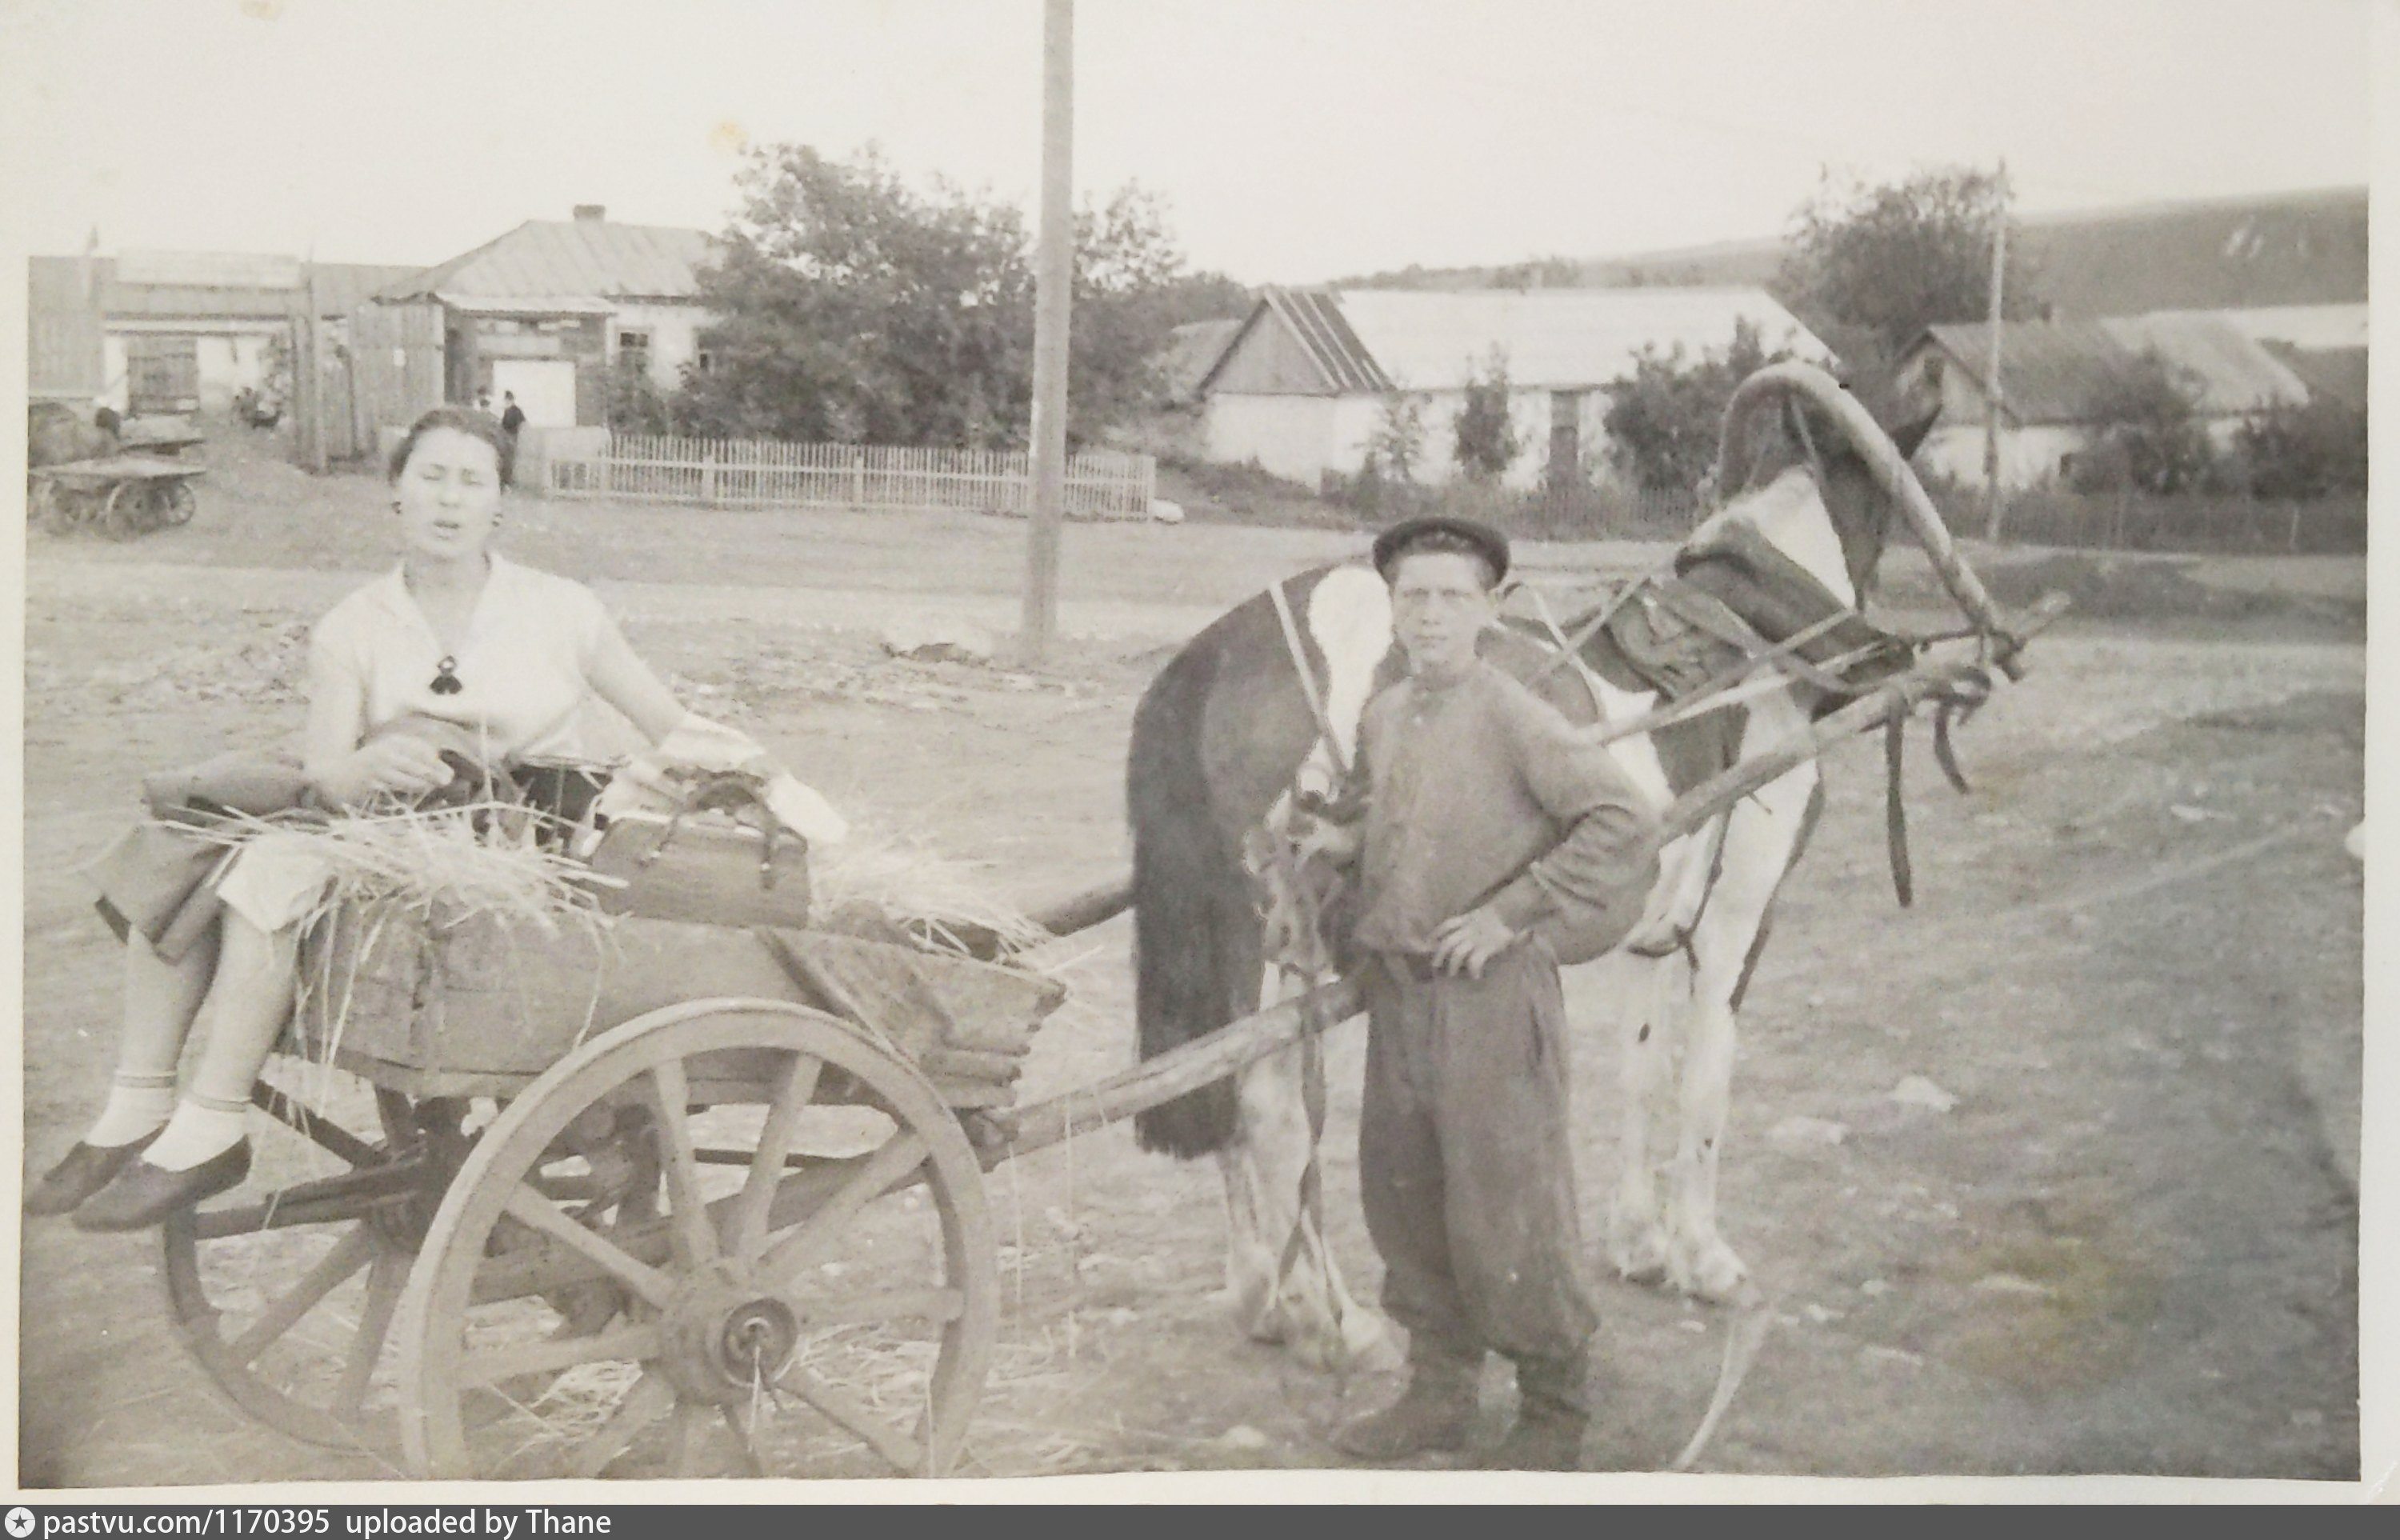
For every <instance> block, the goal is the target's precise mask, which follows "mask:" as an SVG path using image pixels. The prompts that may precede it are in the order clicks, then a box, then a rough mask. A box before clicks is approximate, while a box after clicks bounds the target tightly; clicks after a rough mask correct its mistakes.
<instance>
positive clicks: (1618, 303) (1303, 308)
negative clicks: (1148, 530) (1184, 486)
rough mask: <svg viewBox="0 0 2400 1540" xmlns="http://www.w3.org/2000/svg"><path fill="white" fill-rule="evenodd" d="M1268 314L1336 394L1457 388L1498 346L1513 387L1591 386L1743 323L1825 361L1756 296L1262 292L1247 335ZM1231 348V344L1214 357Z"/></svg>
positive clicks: (1731, 292)
mask: <svg viewBox="0 0 2400 1540" xmlns="http://www.w3.org/2000/svg"><path fill="white" fill-rule="evenodd" d="M1268 316H1275V317H1277V318H1280V319H1281V320H1283V321H1284V322H1285V323H1286V324H1287V325H1288V326H1289V328H1290V329H1291V331H1292V333H1293V334H1294V335H1296V336H1297V337H1299V338H1300V340H1301V341H1302V344H1303V345H1305V346H1306V347H1307V348H1308V350H1309V354H1310V357H1311V358H1312V359H1313V360H1314V361H1316V365H1317V367H1318V368H1320V369H1322V370H1323V371H1324V372H1325V375H1326V377H1327V379H1328V380H1329V381H1330V382H1331V383H1332V385H1333V387H1334V388H1335V389H1337V390H1339V391H1343V392H1350V391H1371V392H1375V393H1379V394H1380V393H1382V392H1384V391H1386V390H1392V389H1403V390H1448V389H1456V388H1459V387H1461V386H1463V385H1465V384H1466V382H1467V381H1468V380H1470V379H1472V378H1474V377H1475V376H1477V375H1480V374H1481V373H1482V372H1483V371H1484V369H1485V368H1486V367H1487V366H1488V364H1489V362H1490V361H1491V358H1492V356H1493V351H1494V350H1495V349H1496V350H1498V351H1499V352H1501V353H1503V354H1505V355H1506V356H1507V366H1508V379H1509V382H1510V383H1511V384H1512V385H1516V386H1521V387H1528V388H1534V389H1576V388H1592V387H1596V386H1602V385H1607V384H1609V383H1611V382H1613V381H1616V380H1619V379H1623V378H1624V377H1626V376H1627V375H1630V374H1631V373H1632V372H1633V364H1634V355H1635V354H1637V353H1639V352H1641V351H1642V350H1643V349H1644V348H1656V349H1657V350H1658V351H1660V352H1667V351H1671V350H1672V349H1673V348H1678V347H1681V348H1683V349H1684V353H1685V355H1686V356H1688V357H1691V358H1695V359H1697V358H1698V357H1699V356H1700V355H1701V354H1703V353H1705V352H1708V351H1711V350H1713V349H1719V348H1724V347H1725V346H1726V345H1727V344H1728V343H1730V342H1732V341H1733V337H1734V328H1735V325H1736V323H1737V322H1738V321H1744V320H1746V321H1749V322H1751V323H1752V324H1753V325H1755V326H1756V327H1757V328H1758V329H1759V333H1760V339H1761V341H1762V342H1764V343H1765V345H1766V348H1767V350H1768V351H1769V352H1774V351H1778V350H1780V349H1789V350H1790V351H1791V352H1793V353H1794V354H1796V355H1797V356H1799V357H1801V358H1805V359H1808V360H1810V361H1818V362H1823V361H1830V360H1831V359H1832V358H1833V352H1832V350H1831V349H1830V348H1827V347H1826V346H1825V344H1824V343H1823V342H1822V341H1821V340H1820V339H1819V338H1818V337H1817V336H1816V335H1815V334H1812V333H1811V332H1809V330H1808V329H1807V327H1805V326H1803V325H1801V324H1800V322H1799V320H1797V318H1795V317H1794V316H1793V314H1792V312H1790V311H1789V310H1786V309H1785V308H1784V307H1782V306H1780V305H1779V304H1777V303H1776V302H1775V300H1774V299H1773V298H1771V297H1770V296H1769V295H1768V294H1767V293H1766V291H1765V290H1762V289H1745V288H1719V289H1665V288H1644V289H1536V290H1531V291H1526V292H1522V293H1520V292H1516V291H1511V290H1493V289H1478V290H1467V291H1458V292H1448V291H1427V290H1400V289H1348V290H1343V291H1340V292H1339V293H1336V292H1334V291H1331V290H1289V289H1269V290H1267V291H1266V292H1265V293H1264V294H1263V295H1262V296H1261V299H1260V301H1259V305H1258V307H1257V308H1256V309H1255V310H1253V311H1252V312H1251V314H1250V317H1249V320H1247V321H1245V322H1244V323H1243V325H1244V330H1245V331H1247V330H1248V328H1249V327H1251V326H1254V325H1257V324H1260V323H1261V320H1262V319H1263V318H1265V317H1268ZM1232 352H1233V347H1232V346H1231V345H1229V346H1228V347H1227V348H1226V349H1225V351H1224V352H1223V353H1222V354H1220V355H1219V362H1221V361H1223V359H1224V358H1226V357H1230V356H1231V354H1232ZM1214 373H1215V366H1214V365H1212V366H1211V369H1210V374H1211V375H1213V374H1214ZM1202 385H1203V386H1204V387H1205V386H1206V385H1207V379H1206V378H1204V379H1203V381H1202Z"/></svg>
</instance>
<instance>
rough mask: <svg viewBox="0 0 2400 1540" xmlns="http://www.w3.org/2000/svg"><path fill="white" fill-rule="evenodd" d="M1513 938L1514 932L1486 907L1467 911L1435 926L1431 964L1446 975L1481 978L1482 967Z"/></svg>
mask: <svg viewBox="0 0 2400 1540" xmlns="http://www.w3.org/2000/svg"><path fill="white" fill-rule="evenodd" d="M1516 939H1517V933H1516V932H1515V931H1513V930H1510V929H1509V928H1508V923H1507V921H1506V920H1502V919H1501V918H1500V917H1499V916H1498V915H1496V914H1493V912H1492V910H1491V908H1490V907H1489V906H1485V907H1481V908H1474V909H1469V910H1467V911H1466V913H1465V914H1462V915H1453V916H1452V917H1451V918H1450V919H1448V920H1443V921H1442V922H1441V923H1440V924H1439V925H1437V926H1436V927H1434V933H1433V965H1434V966H1435V967H1437V968H1439V969H1440V970H1441V971H1442V972H1443V973H1446V974H1466V976H1467V977H1469V978H1481V977H1482V976H1483V965H1484V964H1485V963H1487V962H1489V961H1492V960H1493V958H1495V957H1498V956H1499V955H1500V954H1501V953H1502V952H1504V951H1507V949H1508V944H1509V943H1510V942H1513V941H1515V940H1516Z"/></svg>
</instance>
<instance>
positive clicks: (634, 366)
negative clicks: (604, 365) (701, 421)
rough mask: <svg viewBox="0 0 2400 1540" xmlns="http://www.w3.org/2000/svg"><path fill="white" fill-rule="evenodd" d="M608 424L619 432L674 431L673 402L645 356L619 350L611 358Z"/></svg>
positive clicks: (609, 366)
mask: <svg viewBox="0 0 2400 1540" xmlns="http://www.w3.org/2000/svg"><path fill="white" fill-rule="evenodd" d="M608 426H609V427H610V428H611V429H615V430H616V431H617V432H620V433H672V432H674V431H675V413H674V409H673V403H672V402H670V401H669V400H668V398H667V393H666V392H665V391H663V390H661V389H660V388H659V386H658V382H657V381H656V380H653V379H652V378H650V371H649V368H648V364H647V362H646V361H644V360H642V359H639V358H634V357H629V356H627V355H624V354H620V355H618V357H617V358H616V359H614V360H613V361H610V363H609V365H608Z"/></svg>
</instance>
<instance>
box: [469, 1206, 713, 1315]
mask: <svg viewBox="0 0 2400 1540" xmlns="http://www.w3.org/2000/svg"><path fill="white" fill-rule="evenodd" d="M507 1211H508V1215H509V1217H510V1218H511V1219H512V1220H516V1221H517V1222H518V1223H520V1224H524V1225H527V1226H529V1227H531V1228H532V1229H535V1230H538V1231H539V1232H541V1233H543V1234H545V1235H548V1236H550V1237H551V1238H552V1239H553V1240H556V1241H559V1242H561V1243H563V1244H564V1245H566V1246H567V1247H570V1248H572V1249H573V1250H576V1251H579V1252H580V1253H582V1254H583V1255H584V1256H585V1257H587V1258H589V1259H591V1260H592V1261H594V1262H596V1263H598V1264H599V1265H600V1266H601V1267H602V1268H604V1269H606V1270H607V1272H608V1273H609V1274H612V1275H613V1276H615V1277H617V1278H618V1279H620V1280H621V1281H622V1282H624V1283H625V1284H626V1285H627V1286H628V1287H630V1288H632V1289H633V1290H634V1292H635V1293H637V1294H639V1295H641V1297H642V1298H643V1299H645V1300H648V1301H649V1302H650V1303H652V1304H654V1305H657V1306H659V1307H661V1309H663V1308H665V1306H666V1303H667V1302H668V1301H669V1300H671V1299H672V1298H674V1296H675V1282H674V1280H673V1279H671V1278H669V1277H668V1276H667V1275H666V1274H663V1273H661V1272H660V1271H659V1270H658V1269H657V1268H655V1267H652V1266H650V1265H649V1264H648V1262H645V1261H638V1260H636V1259H635V1258H634V1257H632V1256H630V1255H628V1254H627V1253H626V1252H625V1251H623V1250H622V1249H621V1248H620V1247H618V1246H617V1244H616V1243H615V1242H614V1241H611V1240H609V1239H608V1238H607V1237H606V1236H604V1235H600V1234H597V1233H593V1232H592V1231H590V1230H586V1229H585V1228H584V1227H583V1226H581V1225H580V1224H578V1223H576V1222H575V1221H574V1220H572V1219H570V1218H568V1217H567V1215H566V1211H565V1210H563V1209H561V1208H560V1207H559V1206H557V1205H556V1204H554V1203H552V1202H551V1201H550V1200H549V1199H548V1198H545V1197H543V1196H542V1195H541V1194H540V1193H539V1192H535V1191H534V1190H533V1189H532V1188H530V1187H527V1186H524V1185H522V1184H520V1185H519V1186H518V1187H517V1189H516V1190H515V1191H514V1192H511V1193H510V1194H509V1201H508V1210H507Z"/></svg>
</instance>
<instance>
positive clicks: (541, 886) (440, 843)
mask: <svg viewBox="0 0 2400 1540" xmlns="http://www.w3.org/2000/svg"><path fill="white" fill-rule="evenodd" d="M178 826H179V827H181V828H183V829H184V832H185V833H187V834H189V835H190V836H192V837H193V838H198V839H200V840H202V841H203V842H207V843H212V844H218V845H222V846H225V847H226V848H228V849H231V848H235V847H246V848H251V849H253V850H255V851H256V852H258V853H259V854H260V855H261V856H262V857H270V858H271V859H273V860H275V861H276V862H278V863H279V864H289V865H290V868H291V869H292V871H293V873H294V876H295V879H299V878H302V877H304V876H305V877H306V878H307V879H308V880H311V881H317V882H319V884H320V885H319V886H317V887H316V889H315V892H314V896H313V897H312V898H309V899H308V900H307V903H306V906H305V908H304V911H303V912H302V913H301V914H300V916H299V917H298V920H297V925H298V928H299V931H300V934H303V935H304V936H306V935H309V934H322V933H323V932H324V930H325V928H326V923H327V921H328V920H330V919H331V918H332V917H334V916H335V915H338V914H341V913H344V912H345V911H354V912H356V913H359V914H361V915H370V914H371V915H372V916H373V917H374V918H373V920H371V921H370V927H369V930H368V932H367V934H366V935H365V937H364V940H363V942H362V943H361V944H359V945H356V946H353V947H350V948H348V956H349V959H350V966H349V968H348V976H336V971H335V969H334V961H333V960H334V948H331V947H327V948H324V949H322V950H321V952H320V966H318V967H316V968H313V969H312V968H308V967H305V966H304V968H303V969H302V971H301V977H300V979H299V981H298V987H299V996H298V1000H297V1001H296V1002H295V1004H296V1006H297V1007H298V1013H299V1017H300V1019H302V1020H304V1021H305V1020H309V1019H311V1016H310V1007H311V1005H312V1003H313V1004H314V1005H315V1006H316V1007H317V1010H318V1012H319V1013H320V1015H321V1019H322V1031H321V1032H320V1033H319V1034H316V1038H317V1041H316V1042H315V1043H313V1044H312V1046H313V1047H315V1048H318V1049H320V1050H321V1053H320V1054H314V1055H312V1057H317V1058H319V1059H320V1062H321V1063H323V1064H327V1065H330V1064H331V1063H332V1062H333V1058H334V1054H335V1052H336V1051H337V1049H338V1048H339V1046H340V1043H341V1039H342V1036H343V1033H344V1030H345V1029H346V1027H347V1025H348V1018H349V1015H350V1008H351V1003H352V1001H353V999H354V997H355V995H356V991H357V988H358V984H359V978H358V977H357V970H358V968H359V966H360V965H361V961H363V960H364V959H366V958H367V957H368V956H370V955H371V954H372V953H373V952H374V951H375V943H376V941H377V939H378V938H379V937H380V936H381V934H383V931H384V929H385V927H386V926H387V925H388V924H389V922H391V921H392V920H395V919H399V920H403V921H413V922H414V923H415V924H416V926H417V927H419V928H420V930H421V934H424V935H425V936H426V937H428V938H429V940H431V939H433V938H438V937H439V936H440V934H442V933H443V931H446V930H449V929H452V928H454V927H456V926H458V925H460V924H464V923H468V922H474V921H485V922H491V923H494V924H497V925H498V926H500V927H503V928H505V929H507V930H509V931H511V932H512V931H514V930H515V928H516V927H519V926H530V927H532V928H533V929H534V930H535V931H537V932H539V934H543V935H545V936H553V937H554V936H558V935H560V934H568V933H570V932H573V933H580V934H582V935H583V936H586V937H589V938H592V939H594V940H597V939H599V938H600V937H601V936H602V934H603V933H604V932H605V931H606V929H607V925H608V923H609V919H608V917H607V915H605V914H603V913H602V912H601V909H600V904H599V899H600V889H601V888H602V887H604V886H607V885H608V884H609V883H611V882H612V881H613V880H614V879H608V878H605V877H602V876H600V875H598V874H596V873H594V872H593V871H592V870H591V869H590V868H589V867H587V866H585V865H583V864H582V863H580V862H579V861H575V860H573V859H571V858H569V857H567V856H566V855H564V854H561V853H559V852H556V851H554V850H552V849H549V848H547V847H546V846H544V845H543V844H542V843H541V842H540V841H539V838H538V836H539V820H538V819H536V818H535V817H533V816H530V815H529V814H528V813H527V811H526V810H525V809H524V808H523V807H520V806H516V805H513V804H508V803H500V802H476V803H470V804H466V805H464V806H459V807H448V808H439V809H430V810H410V809H397V810H392V811H373V812H362V813H355V814H348V815H344V816H340V817H333V818H328V817H325V816H323V815H321V814H305V813H304V814H280V815H276V816H272V817H266V818H260V817H253V816H251V815H249V814H244V813H230V814H227V815H225V817H223V818H221V819H219V820H217V821H215V822H214V823H212V824H211V825H206V826H201V827H192V826H189V825H178ZM303 1036H304V1041H305V1040H306V1039H307V1036H308V1034H303Z"/></svg>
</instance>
